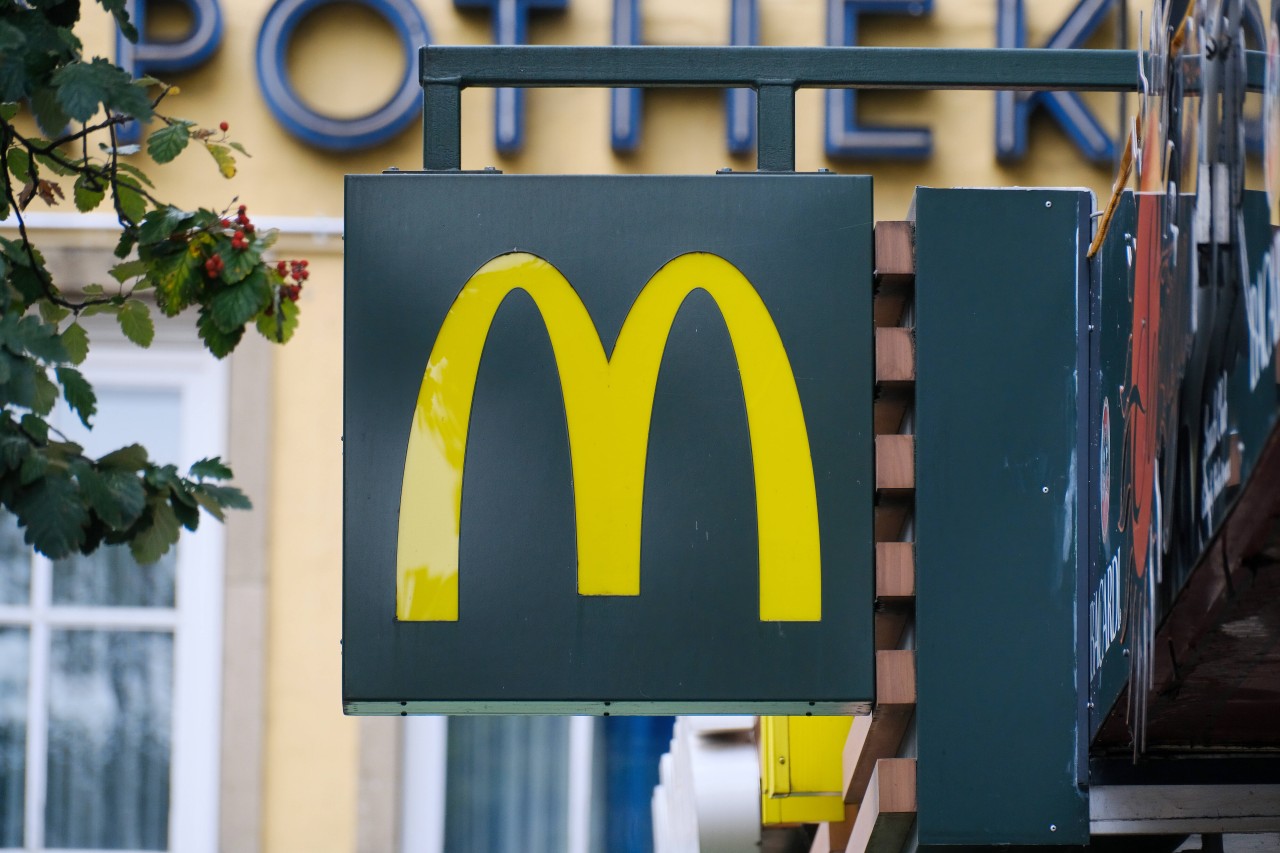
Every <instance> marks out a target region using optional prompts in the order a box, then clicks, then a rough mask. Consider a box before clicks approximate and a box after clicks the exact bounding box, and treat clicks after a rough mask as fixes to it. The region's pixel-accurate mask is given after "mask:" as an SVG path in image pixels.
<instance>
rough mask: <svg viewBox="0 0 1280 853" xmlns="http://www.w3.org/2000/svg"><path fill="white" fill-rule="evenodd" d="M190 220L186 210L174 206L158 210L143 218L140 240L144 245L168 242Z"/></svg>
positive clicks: (139, 234) (139, 233) (139, 230)
mask: <svg viewBox="0 0 1280 853" xmlns="http://www.w3.org/2000/svg"><path fill="white" fill-rule="evenodd" d="M190 218H191V217H190V214H188V213H187V212H186V211H185V210H180V209H179V208H176V207H174V206H172V205H168V206H166V207H161V208H157V209H155V210H153V211H151V212H150V213H148V214H147V215H146V216H144V217H143V218H142V224H141V227H140V228H139V229H138V240H139V241H140V242H142V243H144V244H148V243H159V242H161V241H163V240H168V239H169V237H170V236H172V234H173V232H175V231H177V230H178V229H179V228H180V227H182V225H183V224H184V223H185V222H186V221H187V220H188V219H190Z"/></svg>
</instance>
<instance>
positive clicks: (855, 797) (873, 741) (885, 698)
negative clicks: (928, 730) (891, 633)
mask: <svg viewBox="0 0 1280 853" xmlns="http://www.w3.org/2000/svg"><path fill="white" fill-rule="evenodd" d="M915 707H916V653H915V652H914V651H912V650H910V649H893V650H885V651H878V652H876V707H875V711H874V712H873V713H872V715H871V716H870V718H867V717H859V718H855V719H854V723H853V726H852V728H850V730H849V737H848V739H847V740H846V741H845V746H844V755H843V764H844V799H845V802H846V803H857V802H860V801H862V800H863V799H864V797H865V796H866V792H867V790H868V789H867V785H868V782H869V780H870V779H871V776H872V773H873V771H874V769H875V766H876V763H877V762H878V761H880V760H882V759H886V758H892V757H893V756H894V755H897V753H898V747H899V746H901V744H902V737H903V735H904V734H905V733H906V730H907V724H908V723H909V722H910V720H911V715H912V714H913V713H915Z"/></svg>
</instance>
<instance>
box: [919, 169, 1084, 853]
mask: <svg viewBox="0 0 1280 853" xmlns="http://www.w3.org/2000/svg"><path fill="white" fill-rule="evenodd" d="M1091 203H1092V199H1091V196H1090V195H1089V194H1088V193H1084V192H1078V191H1068V190H929V189H921V190H919V191H918V192H917V195H916V216H917V225H916V227H917V232H916V259H917V279H916V341H917V377H918V380H917V387H916V407H917V408H916V425H915V426H916V429H915V431H916V436H917V438H916V441H917V451H916V452H917V465H916V470H917V471H918V472H919V475H918V481H917V493H916V539H917V545H916V551H917V572H918V581H917V584H918V586H917V626H918V628H917V631H918V678H919V710H918V711H917V722H918V726H919V746H920V760H919V770H918V773H919V776H918V797H919V814H920V817H919V839H920V844H921V846H922V847H927V846H932V845H962V844H965V845H979V844H1028V845H1035V844H1054V845H1068V844H1083V843H1087V841H1088V836H1089V825H1088V808H1087V798H1086V795H1085V793H1084V791H1083V789H1082V788H1080V787H1079V786H1078V784H1077V775H1078V767H1079V764H1080V759H1079V757H1078V753H1079V743H1078V734H1077V733H1078V731H1079V728H1078V727H1079V723H1080V714H1081V708H1080V700H1079V698H1078V696H1079V693H1078V672H1077V665H1076V661H1077V655H1078V653H1079V648H1078V644H1079V639H1078V637H1077V631H1076V601H1077V596H1078V583H1079V582H1080V580H1081V578H1080V573H1079V558H1080V554H1081V553H1082V549H1081V547H1080V541H1079V539H1080V533H1081V530H1080V528H1081V525H1082V523H1083V522H1081V519H1082V518H1083V516H1084V514H1083V513H1082V511H1081V507H1082V503H1081V495H1080V490H1079V489H1078V488H1077V476H1078V471H1079V470H1080V463H1081V462H1082V461H1083V460H1081V459H1080V458H1079V456H1080V452H1081V449H1080V442H1081V439H1082V437H1083V435H1084V433H1083V431H1082V415H1083V413H1082V411H1081V408H1080V401H1081V399H1082V394H1083V391H1084V387H1085V385H1084V376H1085V373H1084V370H1083V369H1082V368H1081V364H1080V358H1081V357H1082V354H1083V349H1082V348H1081V347H1078V346H1077V341H1078V340H1079V339H1080V338H1081V336H1082V331H1083V329H1082V324H1083V322H1084V321H1083V314H1082V312H1083V311H1084V310H1085V306H1087V289H1088V288H1087V285H1088V281H1087V270H1086V268H1085V266H1084V250H1085V247H1086V246H1087V244H1088V235H1089V213H1090V209H1091Z"/></svg>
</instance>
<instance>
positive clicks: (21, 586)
mask: <svg viewBox="0 0 1280 853" xmlns="http://www.w3.org/2000/svg"><path fill="white" fill-rule="evenodd" d="M30 596H31V546H29V545H27V544H26V543H25V542H23V541H22V530H21V529H20V528H19V527H18V519H17V518H16V517H15V516H14V515H12V514H10V513H8V512H5V511H4V510H0V604H26V603H27V602H28V601H29V600H30Z"/></svg>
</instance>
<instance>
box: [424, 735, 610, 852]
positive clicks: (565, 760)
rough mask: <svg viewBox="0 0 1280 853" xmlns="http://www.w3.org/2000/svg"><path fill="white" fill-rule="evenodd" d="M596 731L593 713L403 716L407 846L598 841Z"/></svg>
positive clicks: (571, 847)
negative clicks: (523, 715) (577, 714)
mask: <svg viewBox="0 0 1280 853" xmlns="http://www.w3.org/2000/svg"><path fill="white" fill-rule="evenodd" d="M597 735H598V729H597V726H596V721H595V719H594V718H592V717H539V716H529V717H488V716H476V717H453V718H449V717H409V718H406V719H405V729H404V781H403V785H404V789H403V808H402V811H401V815H402V821H401V850H403V851H405V853H409V851H415V853H442V851H447V850H487V851H494V853H514V852H515V851H521V853H560V851H566V852H567V853H587V851H589V850H598V849H601V847H600V844H599V843H598V841H599V832H600V817H602V816H601V815H597V819H596V821H594V822H593V820H592V811H593V809H592V804H593V800H596V801H598V799H599V787H600V782H602V781H603V780H602V779H601V774H600V773H599V772H598V767H597V766H596V765H597V764H598V759H599V758H600V756H599V755H597V749H596V741H597ZM593 834H594V835H595V838H594V839H593ZM593 841H594V842H596V843H593Z"/></svg>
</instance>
